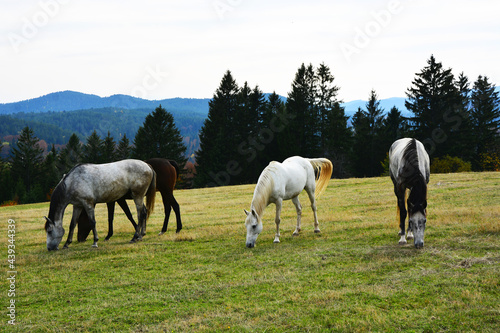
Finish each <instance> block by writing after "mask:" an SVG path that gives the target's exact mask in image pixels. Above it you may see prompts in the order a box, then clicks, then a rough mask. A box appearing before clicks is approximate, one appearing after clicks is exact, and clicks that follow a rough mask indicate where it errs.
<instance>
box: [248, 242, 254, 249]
mask: <svg viewBox="0 0 500 333" xmlns="http://www.w3.org/2000/svg"><path fill="white" fill-rule="evenodd" d="M247 247H248V248H249V249H251V248H252V247H255V243H247Z"/></svg>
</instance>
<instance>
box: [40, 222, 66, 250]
mask: <svg viewBox="0 0 500 333" xmlns="http://www.w3.org/2000/svg"><path fill="white" fill-rule="evenodd" d="M45 219H46V220H47V223H46V224H45V231H46V232H47V250H49V251H52V250H58V249H59V244H60V243H61V241H62V238H63V236H64V228H62V227H61V228H58V227H56V225H55V223H54V222H53V221H51V220H50V219H49V218H47V217H46V218H45Z"/></svg>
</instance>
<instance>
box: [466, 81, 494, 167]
mask: <svg viewBox="0 0 500 333" xmlns="http://www.w3.org/2000/svg"><path fill="white" fill-rule="evenodd" d="M499 102H500V99H499V96H498V92H497V91H495V87H494V85H493V84H491V83H490V82H489V80H488V77H486V76H484V77H483V76H481V75H480V76H479V77H478V78H477V80H476V82H474V87H473V89H472V93H471V120H472V127H473V132H474V136H473V138H474V140H473V141H474V144H475V158H474V160H473V163H474V167H475V169H478V167H479V161H480V160H481V157H483V156H484V154H495V155H496V154H497V153H498V152H499V151H498V150H499V145H500V132H499V128H500V106H499ZM498 157H500V156H498Z"/></svg>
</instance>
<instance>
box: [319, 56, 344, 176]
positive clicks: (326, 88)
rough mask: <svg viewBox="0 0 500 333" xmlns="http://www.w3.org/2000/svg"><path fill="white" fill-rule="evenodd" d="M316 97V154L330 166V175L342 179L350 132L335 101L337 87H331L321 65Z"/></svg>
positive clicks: (328, 77) (342, 108)
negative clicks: (317, 117) (330, 162)
mask: <svg viewBox="0 0 500 333" xmlns="http://www.w3.org/2000/svg"><path fill="white" fill-rule="evenodd" d="M316 80H317V89H316V98H315V101H316V102H315V103H316V104H317V107H318V111H319V131H320V134H321V135H320V152H319V154H320V155H321V156H324V157H327V158H329V159H330V160H331V161H332V163H333V165H334V176H335V177H345V176H346V168H347V154H348V152H349V149H350V147H351V131H350V129H349V127H348V126H347V121H348V119H349V117H347V116H346V115H345V109H344V107H342V106H341V105H340V104H341V103H342V101H340V100H339V99H338V98H337V95H338V91H339V90H340V88H339V87H337V86H335V85H334V80H335V78H334V76H333V75H332V74H331V72H330V68H329V67H328V66H326V65H325V64H324V63H322V64H321V65H320V66H319V67H318V69H317V70H316Z"/></svg>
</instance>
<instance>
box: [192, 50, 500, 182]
mask: <svg viewBox="0 0 500 333" xmlns="http://www.w3.org/2000/svg"><path fill="white" fill-rule="evenodd" d="M494 88H495V87H494V85H493V84H492V83H491V82H489V79H488V78H487V77H485V76H479V77H478V78H477V80H476V81H475V82H474V83H473V84H472V85H471V83H470V82H469V80H468V78H467V77H466V76H465V75H464V74H463V73H461V74H460V75H458V76H457V77H455V76H454V75H453V74H452V70H451V69H445V68H444V67H443V65H442V64H441V63H439V62H437V61H436V59H435V58H434V56H431V57H430V59H429V60H428V61H427V66H425V67H424V68H423V69H422V70H421V71H420V73H417V74H416V77H415V79H414V80H413V81H412V83H411V86H410V87H409V88H408V89H407V93H406V95H407V100H406V108H407V109H408V110H409V111H410V112H411V114H412V116H410V117H404V116H402V114H401V111H400V110H398V109H397V108H395V107H394V108H392V109H391V110H389V112H388V113H386V112H385V110H383V109H381V108H380V106H379V104H380V102H379V100H378V97H377V94H376V92H375V91H374V90H373V91H371V93H370V96H369V100H368V102H367V104H366V107H365V109H361V108H359V109H358V111H357V112H356V113H355V115H354V116H353V117H352V119H351V124H350V125H349V124H348V117H347V116H346V115H345V110H344V108H343V107H341V105H340V104H341V101H340V100H339V99H338V91H339V89H340V88H339V87H338V86H336V85H335V84H334V76H333V75H332V73H331V70H330V68H329V67H328V66H326V65H325V64H321V65H319V66H318V67H317V68H315V67H314V66H313V65H308V66H306V65H304V64H303V65H302V66H300V68H299V69H298V71H297V73H296V74H295V79H294V81H293V82H292V86H291V90H290V92H289V93H288V96H287V99H286V102H283V101H282V100H281V99H280V98H279V96H278V95H277V94H275V93H274V94H271V95H270V96H268V97H267V98H266V97H265V95H264V94H263V93H262V91H261V90H260V89H259V87H258V86H256V87H255V88H250V87H249V86H248V84H247V83H246V82H245V83H244V85H243V86H242V87H240V86H238V84H237V83H236V81H235V79H234V78H233V77H232V74H231V72H230V71H227V72H226V73H225V75H224V77H223V78H222V80H221V83H220V85H219V88H218V89H217V91H216V92H215V93H214V95H213V98H212V100H211V101H210V104H209V114H208V118H207V119H206V120H205V123H204V125H203V127H202V129H201V131H200V149H199V150H198V151H197V153H196V161H197V164H198V166H197V176H196V178H195V186H217V185H233V184H242V183H253V182H256V180H257V178H258V176H259V174H260V172H261V171H262V169H263V168H264V167H265V166H267V164H268V163H269V162H270V161H272V160H277V161H282V160H284V159H285V158H287V157H289V156H292V155H301V156H304V157H327V158H329V159H330V160H331V161H332V162H333V165H334V176H335V177H350V176H354V177H370V176H378V175H381V174H383V173H384V171H385V169H386V168H387V160H386V158H387V151H388V149H389V147H390V145H391V144H392V142H394V141H395V140H397V139H399V138H401V137H406V136H409V137H415V138H417V139H419V140H420V141H422V142H423V143H424V145H425V147H426V149H427V150H428V152H429V155H430V156H431V159H432V161H433V162H436V161H438V162H439V163H436V165H440V166H441V168H442V170H447V171H457V170H459V169H460V170H464V165H465V169H470V170H476V171H482V170H499V169H500V144H499V136H500V132H499V124H500V109H499V97H498V93H497V92H496V91H495V89H494ZM457 161H458V162H457ZM434 171H440V170H437V169H436V168H434Z"/></svg>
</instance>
